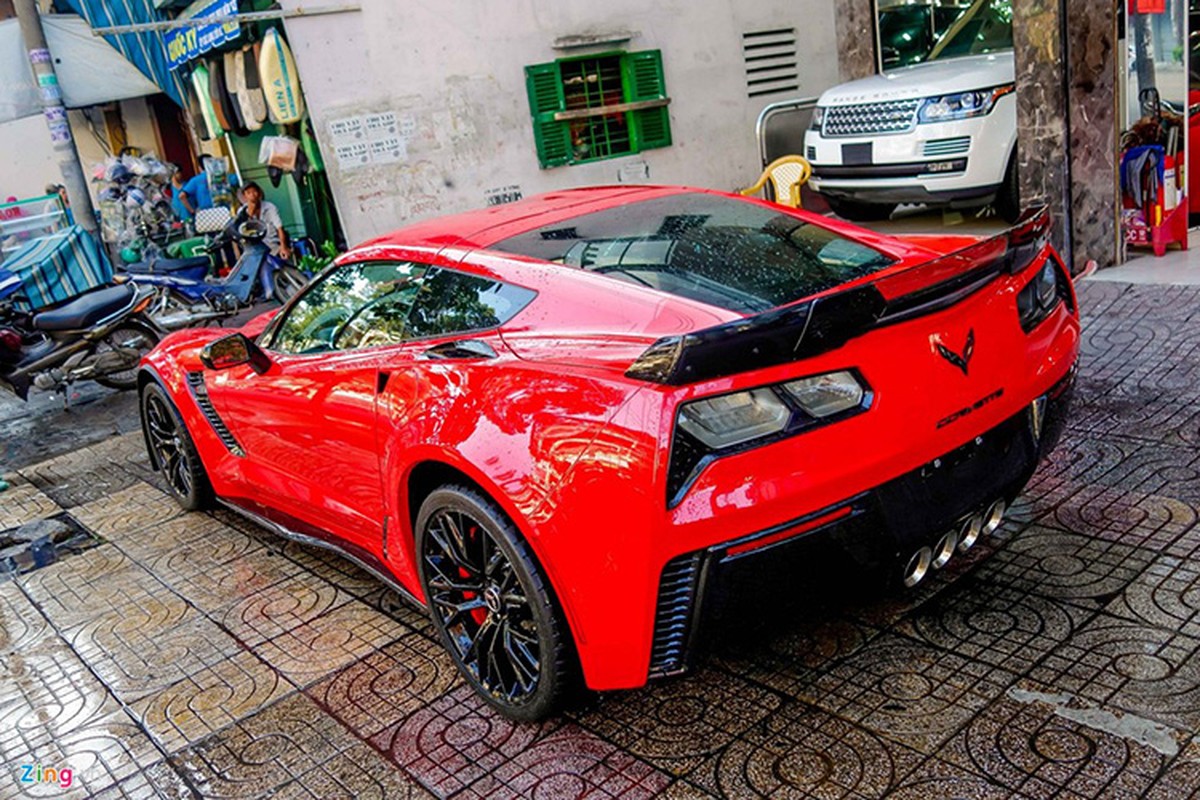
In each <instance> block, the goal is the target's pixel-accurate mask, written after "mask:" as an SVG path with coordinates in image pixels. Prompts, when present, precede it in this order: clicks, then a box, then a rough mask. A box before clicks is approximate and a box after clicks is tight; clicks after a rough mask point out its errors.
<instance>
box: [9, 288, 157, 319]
mask: <svg viewBox="0 0 1200 800" xmlns="http://www.w3.org/2000/svg"><path fill="white" fill-rule="evenodd" d="M135 294H137V287H136V286H134V285H133V284H132V283H121V284H117V285H116V286H108V287H106V288H103V289H94V290H93V291H90V292H88V293H87V294H84V295H80V296H79V297H76V298H75V299H74V300H69V301H67V302H66V303H64V304H63V305H61V306H59V307H58V308H54V309H51V310H50V311H43V312H41V313H40V314H36V315H34V317H33V327H34V328H36V329H38V330H40V331H74V330H81V329H83V328H90V327H91V326H92V325H95V324H96V323H97V322H99V321H100V320H102V319H104V318H105V317H107V316H110V315H112V314H115V313H116V312H118V311H120V310H121V309H123V308H125V307H126V306H127V305H129V303H130V302H131V301H132V300H133V297H134V295H135Z"/></svg>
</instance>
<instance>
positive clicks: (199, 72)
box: [192, 63, 225, 139]
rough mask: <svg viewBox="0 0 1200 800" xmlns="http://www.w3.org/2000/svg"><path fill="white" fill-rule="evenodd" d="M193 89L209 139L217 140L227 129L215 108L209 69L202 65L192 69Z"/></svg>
mask: <svg viewBox="0 0 1200 800" xmlns="http://www.w3.org/2000/svg"><path fill="white" fill-rule="evenodd" d="M192 88H193V89H195V91H196V102H197V103H198V104H199V106H200V116H202V117H203V118H204V124H205V127H207V128H208V138H209V139H215V138H217V137H218V136H220V135H221V134H223V133H225V129H224V128H223V127H221V123H220V121H219V120H218V119H217V111H216V109H215V108H213V104H212V94H211V92H210V91H209V88H208V67H206V66H204V64H202V63H201V64H197V65H196V66H195V67H194V68H193V69H192Z"/></svg>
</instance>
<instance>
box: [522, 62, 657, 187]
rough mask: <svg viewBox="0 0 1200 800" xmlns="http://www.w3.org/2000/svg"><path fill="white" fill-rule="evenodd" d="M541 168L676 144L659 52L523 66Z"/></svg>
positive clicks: (595, 159)
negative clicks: (673, 137) (672, 139)
mask: <svg viewBox="0 0 1200 800" xmlns="http://www.w3.org/2000/svg"><path fill="white" fill-rule="evenodd" d="M525 88H526V90H527V91H528V93H529V110H530V114H531V116H532V117H533V138H534V142H535V143H536V144H537V152H538V162H539V163H540V164H541V165H542V167H543V168H546V167H557V166H561V165H563V164H581V163H585V162H588V161H599V160H601V159H605V158H615V157H617V156H625V155H629V154H631V153H639V152H641V151H642V150H649V149H651V148H654V147H667V146H668V145H670V144H671V118H670V115H669V114H668V112H667V104H668V103H669V102H670V100H669V98H668V97H667V89H666V83H665V82H664V80H663V68H662V53H661V52H659V51H658V50H645V51H641V52H637V53H605V54H602V55H597V56H586V57H583V58H564V59H559V60H558V61H552V62H549V63H546V64H534V65H532V66H528V67H526V68H525Z"/></svg>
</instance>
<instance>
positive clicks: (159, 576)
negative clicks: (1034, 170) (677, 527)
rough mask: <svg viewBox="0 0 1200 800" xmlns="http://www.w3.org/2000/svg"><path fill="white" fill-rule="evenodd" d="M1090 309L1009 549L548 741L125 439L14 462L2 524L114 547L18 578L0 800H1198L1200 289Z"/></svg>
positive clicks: (1118, 292) (560, 726) (10, 627)
mask: <svg viewBox="0 0 1200 800" xmlns="http://www.w3.org/2000/svg"><path fill="white" fill-rule="evenodd" d="M1081 295H1082V300H1083V306H1084V312H1085V318H1086V325H1085V334H1084V351H1085V355H1084V359H1083V365H1082V375H1081V385H1080V387H1079V397H1078V405H1077V407H1076V410H1075V413H1074V416H1073V418H1072V420H1071V424H1070V429H1069V431H1068V433H1067V435H1066V438H1065V440H1064V442H1063V444H1062V446H1061V447H1060V449H1059V450H1058V452H1057V453H1056V454H1055V455H1054V457H1053V458H1052V459H1051V460H1050V462H1049V463H1047V464H1045V465H1044V466H1043V467H1042V469H1041V470H1040V471H1039V472H1038V474H1037V476H1036V477H1035V478H1034V480H1033V482H1032V483H1031V485H1030V487H1029V488H1028V489H1027V491H1026V492H1025V494H1024V496H1023V498H1022V500H1021V501H1020V502H1019V504H1018V506H1017V508H1016V509H1015V510H1014V512H1013V515H1012V518H1011V519H1010V521H1009V522H1008V523H1007V524H1006V526H1005V528H1004V529H1003V531H1002V532H1001V534H1000V535H999V536H997V537H996V538H995V539H993V540H992V541H990V542H989V543H987V545H986V546H982V547H977V548H976V549H975V550H974V551H972V553H971V554H970V555H969V557H964V558H960V559H958V560H957V561H956V562H954V563H952V565H951V568H949V569H948V570H947V571H946V572H944V573H941V574H938V575H937V576H936V577H935V578H934V579H932V580H930V581H927V582H926V583H925V584H924V585H922V586H921V587H919V589H918V590H917V591H915V592H913V593H910V594H908V595H903V596H890V597H886V596H885V597H879V596H876V597H873V598H867V599H863V598H862V597H858V598H853V597H852V598H849V599H843V600H841V601H839V602H837V603H833V604H829V605H826V606H824V607H820V608H812V609H809V611H808V613H805V614H800V615H796V616H795V617H794V618H793V619H792V621H790V622H776V623H772V624H770V625H768V626H766V627H765V628H761V629H758V630H757V631H756V632H755V634H754V635H753V636H750V637H745V638H742V639H741V640H739V641H737V642H735V643H733V644H728V643H727V644H723V645H718V646H717V647H715V648H714V650H713V652H711V653H710V654H709V655H707V656H706V657H705V658H704V660H703V661H702V662H701V665H700V668H699V670H698V671H697V672H696V673H695V674H693V675H692V676H690V677H688V678H684V679H678V680H673V681H667V682H662V683H658V684H656V685H653V686H651V687H649V688H647V689H645V690H641V691H636V692H625V693H615V694H610V695H606V696H604V697H601V698H598V699H596V698H592V699H589V700H587V701H586V702H585V703H584V704H583V705H581V706H579V707H577V708H576V709H575V710H573V711H572V712H571V713H569V714H568V715H566V716H564V717H562V718H560V719H557V720H554V721H551V722H548V723H545V724H541V725H516V724H512V723H509V722H506V721H504V720H503V719H501V718H499V717H497V716H496V715H495V714H493V713H491V712H490V711H489V710H487V708H485V707H484V706H483V705H482V704H481V703H480V702H479V701H477V700H476V699H475V698H474V697H473V696H472V695H471V693H470V692H469V691H467V690H466V689H465V687H464V686H463V685H462V684H461V683H460V682H459V681H458V680H457V678H456V676H455V673H454V671H453V669H452V667H451V665H450V662H449V661H448V659H447V658H446V657H444V656H443V655H442V653H441V651H440V649H439V647H438V646H437V644H436V642H435V641H434V640H433V638H432V636H431V630H430V628H429V626H428V624H427V623H426V622H425V620H424V619H423V618H422V616H421V615H420V614H419V613H417V612H415V611H413V610H411V609H409V608H408V607H406V606H404V605H403V603H401V602H400V601H399V600H398V598H396V597H395V596H393V595H392V594H390V593H389V592H387V591H385V590H383V589H382V588H380V586H379V585H378V584H377V583H376V582H375V581H374V580H372V579H371V578H370V577H369V576H367V575H365V574H363V573H361V572H360V571H358V570H357V569H355V568H354V567H352V566H351V565H349V564H348V563H346V562H343V561H341V560H339V559H337V558H336V557H333V556H329V555H327V554H325V553H323V552H318V551H312V550H309V549H306V548H304V547H301V546H298V545H295V544H290V543H284V542H282V541H281V540H278V539H275V538H273V537H272V536H271V535H270V534H268V533H266V532H265V531H262V530H259V529H257V528H255V527H254V526H253V525H250V524H247V523H245V522H242V521H241V520H240V519H238V518H236V517H233V516H231V515H228V514H226V513H221V512H217V513H213V514H186V515H185V514H181V513H180V512H179V510H178V508H177V507H176V506H175V505H174V503H173V502H172V501H171V500H170V499H169V498H167V497H166V496H165V495H164V494H163V493H162V492H161V491H160V490H159V488H158V486H157V481H156V477H155V476H154V475H153V474H151V473H150V472H149V470H148V465H147V461H146V458H145V455H144V453H143V452H142V445H141V442H140V439H139V435H138V434H137V433H136V432H130V426H121V425H119V424H118V425H115V426H114V427H113V433H112V435H110V436H109V437H108V438H105V439H103V440H102V441H99V442H96V443H91V444H87V446H81V447H79V448H78V449H74V450H71V451H70V452H67V453H66V454H64V455H59V456H57V457H54V458H50V459H49V460H44V461H42V462H41V463H35V464H31V465H30V466H25V467H21V468H19V469H17V470H16V471H14V472H11V473H10V474H8V475H7V476H6V478H7V479H8V480H9V481H10V482H11V483H12V487H11V488H10V489H9V490H8V491H6V492H4V493H0V530H4V529H8V528H11V527H13V526H17V525H20V524H23V523H25V522H28V521H31V520H37V519H44V518H48V517H51V516H55V515H60V514H63V513H64V512H65V513H66V514H68V515H69V516H70V518H72V519H73V520H75V521H77V522H78V523H79V524H81V525H83V526H85V527H86V528H87V529H88V530H90V531H91V532H93V533H94V534H95V535H96V536H98V537H99V538H100V539H101V540H102V543H101V544H100V545H98V546H97V547H95V548H93V549H90V550H87V551H85V552H83V553H80V554H77V555H72V556H70V557H68V558H67V559H65V560H63V561H62V562H60V563H57V564H54V565H52V566H50V567H47V568H44V569H41V570H38V571H36V572H32V573H29V574H27V575H24V576H20V577H18V578H17V579H16V580H10V581H5V582H0V761H2V762H3V764H4V765H5V771H6V772H7V773H8V775H7V776H2V777H0V796H4V797H7V796H28V797H42V796H45V797H61V796H71V797H84V796H95V797H102V798H110V797H111V798H116V797H155V796H162V797H197V796H203V797H255V796H268V795H269V796H272V797H320V798H324V797H385V796H387V797H412V798H417V797H429V796H441V797H450V796H453V797H456V798H460V797H461V798H471V797H488V798H492V797H540V798H565V797H579V796H586V797H589V798H605V797H613V798H618V797H619V798H637V797H650V796H656V795H663V796H667V797H673V798H683V797H706V796H725V797H735V798H743V797H770V798H793V797H796V798H799V797H816V798H838V797H885V796H886V797H896V798H933V797H964V798H992V797H995V798H1009V797H1028V798H1043V797H1063V798H1091V797H1096V798H1099V797H1103V798H1110V797H1130V798H1132V797H1151V798H1175V797H1188V796H1194V795H1196V793H1197V792H1200V738H1197V736H1196V731H1197V727H1198V726H1200V526H1198V525H1197V513H1198V511H1197V509H1198V508H1200V451H1198V450H1197V444H1198V442H1200V347H1198V346H1197V344H1196V342H1198V341H1200V289H1195V288H1178V287H1176V288H1172V287H1163V286H1129V285H1123V284H1113V283H1089V284H1087V285H1085V286H1084V287H1083V289H1082V291H1081ZM124 402H126V403H128V401H124ZM110 405H111V404H110ZM128 407H129V408H132V406H131V405H129V406H128ZM105 413H106V414H110V412H109V411H106V412H105ZM64 418H66V419H69V418H70V417H64ZM24 764H32V765H38V764H40V765H42V767H43V768H45V767H53V768H62V767H68V768H70V769H72V770H73V774H74V785H73V786H72V787H71V788H70V789H69V790H65V791H64V790H63V789H62V788H60V787H58V786H56V785H48V784H44V783H43V784H22V783H20V782H19V779H20V776H21V765H24Z"/></svg>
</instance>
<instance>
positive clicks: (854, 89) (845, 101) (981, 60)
mask: <svg viewBox="0 0 1200 800" xmlns="http://www.w3.org/2000/svg"><path fill="white" fill-rule="evenodd" d="M1014 74H1015V66H1014V62H1013V53H1012V51H1011V50H1004V51H1001V52H998V53H987V54H986V55H981V56H962V57H961V58H950V59H946V60H944V61H930V62H928V63H926V64H914V65H912V66H910V67H901V68H900V69H895V70H891V71H889V72H885V73H884V74H882V75H872V76H871V77H869V78H863V79H862V80H857V81H850V82H849V83H843V84H841V85H840V86H834V87H833V88H832V89H829V90H827V91H826V92H825V93H824V94H822V95H821V99H820V100H818V101H817V105H821V106H847V105H856V104H858V103H877V102H880V101H885V100H904V99H907V98H911V97H937V96H939V95H944V94H951V93H953V92H967V91H971V90H972V89H987V88H989V87H992V86H1001V85H1003V84H1006V83H1012V82H1013V80H1014V77H1013V76H1014Z"/></svg>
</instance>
